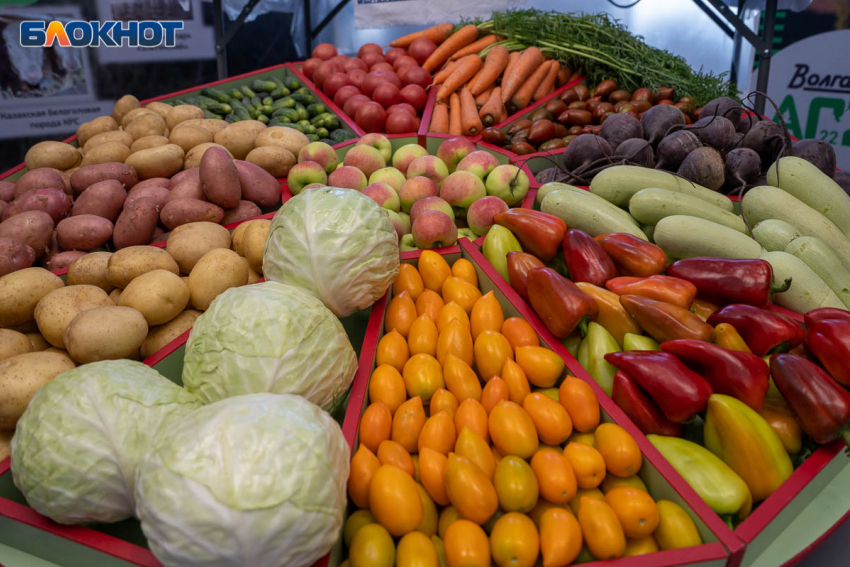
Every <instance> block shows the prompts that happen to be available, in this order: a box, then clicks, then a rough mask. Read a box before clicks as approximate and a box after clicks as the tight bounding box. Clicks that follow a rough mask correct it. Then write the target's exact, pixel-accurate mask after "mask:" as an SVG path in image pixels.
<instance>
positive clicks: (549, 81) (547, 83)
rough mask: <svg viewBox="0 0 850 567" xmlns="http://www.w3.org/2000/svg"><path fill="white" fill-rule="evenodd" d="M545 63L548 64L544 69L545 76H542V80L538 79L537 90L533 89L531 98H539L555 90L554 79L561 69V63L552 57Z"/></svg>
mask: <svg viewBox="0 0 850 567" xmlns="http://www.w3.org/2000/svg"><path fill="white" fill-rule="evenodd" d="M546 64H547V65H548V66H549V69H548V70H547V71H546V76H544V77H543V80H542V81H540V85H539V86H538V87H537V90H536V91H534V96H533V97H532V100H535V101H537V100H540V99H541V98H543V97H544V96H546V95H547V94H549V93H551V92H552V91H553V90H555V79H557V78H558V71H560V70H561V65H560V64H558V62H557V61H556V60H554V59H553V60H551V61H549V62H548V63H546Z"/></svg>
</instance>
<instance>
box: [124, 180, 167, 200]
mask: <svg viewBox="0 0 850 567" xmlns="http://www.w3.org/2000/svg"><path fill="white" fill-rule="evenodd" d="M170 182H171V180H170V179H168V178H167V177H151V178H150V179H145V180H144V181H139V182H138V183H136V184H135V185H133V186H132V187H131V188H130V190H129V191H128V192H127V195H128V196H129V194H130V193H132V192H133V191H136V190H139V189H142V188H144V187H165V188H166V189H168V184H169V183H170Z"/></svg>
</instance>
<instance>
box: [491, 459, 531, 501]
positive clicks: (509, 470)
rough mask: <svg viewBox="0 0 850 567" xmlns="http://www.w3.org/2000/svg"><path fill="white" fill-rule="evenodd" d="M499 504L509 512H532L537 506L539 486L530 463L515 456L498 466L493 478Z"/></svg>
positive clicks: (503, 460) (502, 461) (501, 461)
mask: <svg viewBox="0 0 850 567" xmlns="http://www.w3.org/2000/svg"><path fill="white" fill-rule="evenodd" d="M493 483H494V485H495V487H496V493H497V494H498V495H499V503H500V504H501V506H502V508H503V509H505V510H507V511H508V512H523V513H525V512H530V511H531V510H532V509H533V508H534V506H535V505H536V504H537V496H538V493H539V485H538V483H537V477H536V476H535V475H534V471H533V470H532V469H531V466H529V464H528V463H526V462H525V461H524V460H522V459H521V458H519V457H515V456H513V455H511V456H507V457H505V458H503V459H502V460H500V461H499V463H498V464H497V465H496V471H495V473H494V476H493Z"/></svg>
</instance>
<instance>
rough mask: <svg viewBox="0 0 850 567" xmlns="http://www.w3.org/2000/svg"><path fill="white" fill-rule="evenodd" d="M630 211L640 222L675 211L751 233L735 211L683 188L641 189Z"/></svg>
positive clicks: (655, 220)
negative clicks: (722, 207)
mask: <svg viewBox="0 0 850 567" xmlns="http://www.w3.org/2000/svg"><path fill="white" fill-rule="evenodd" d="M629 212H630V213H631V214H632V216H633V217H634V218H635V219H636V220H637V221H638V222H641V223H646V224H656V223H658V221H660V220H661V219H663V218H665V217H670V216H673V215H687V216H691V217H699V218H701V219H705V220H708V221H711V222H716V223H717V224H722V225H723V226H728V227H729V228H731V229H733V230H737V231H738V232H740V233H742V234H749V231H748V230H747V225H746V224H745V223H744V219H742V218H741V217H739V216H738V215H736V214H735V213H730V212H729V211H727V210H725V209H721V208H720V207H715V206H714V205H712V204H710V203H706V202H705V201H704V200H702V199H698V198H696V197H692V196H690V195H687V194H685V193H681V192H679V191H670V190H668V189H656V188H650V189H641V190H640V191H638V192H637V193H635V194H634V196H632V198H631V199H629Z"/></svg>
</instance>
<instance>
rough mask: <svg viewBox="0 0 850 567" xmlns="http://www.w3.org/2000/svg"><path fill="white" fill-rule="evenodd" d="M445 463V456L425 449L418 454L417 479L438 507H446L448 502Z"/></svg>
mask: <svg viewBox="0 0 850 567" xmlns="http://www.w3.org/2000/svg"><path fill="white" fill-rule="evenodd" d="M447 461H448V459H447V458H446V456H445V455H443V454H442V453H438V452H437V451H434V450H432V449H428V448H427V447H426V448H425V449H422V451H421V452H420V453H419V477H420V478H421V479H422V486H424V487H425V490H427V491H428V494H429V495H430V496H431V498H433V499H434V502H436V503H437V504H439V505H440V506H448V505H449V502H450V501H449V496H448V494H446V480H445V477H446V463H447Z"/></svg>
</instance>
